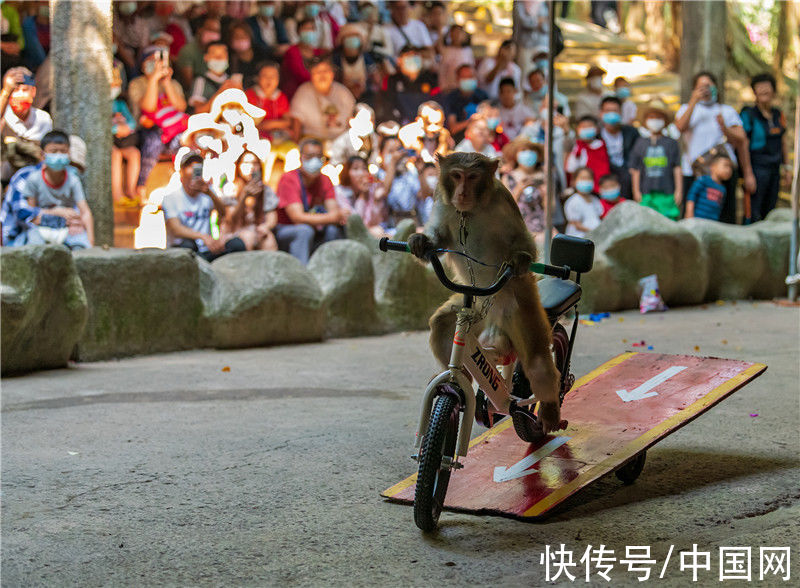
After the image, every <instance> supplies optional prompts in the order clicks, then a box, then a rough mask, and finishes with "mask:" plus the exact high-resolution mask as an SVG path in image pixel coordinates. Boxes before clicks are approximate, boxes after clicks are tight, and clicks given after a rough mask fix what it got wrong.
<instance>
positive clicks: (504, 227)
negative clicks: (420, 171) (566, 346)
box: [408, 153, 560, 440]
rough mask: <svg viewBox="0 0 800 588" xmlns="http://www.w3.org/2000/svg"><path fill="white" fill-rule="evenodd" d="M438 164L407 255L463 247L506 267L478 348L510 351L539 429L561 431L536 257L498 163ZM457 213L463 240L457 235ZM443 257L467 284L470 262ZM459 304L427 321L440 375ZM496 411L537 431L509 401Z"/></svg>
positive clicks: (484, 276) (482, 272) (444, 159)
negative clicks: (430, 201)
mask: <svg viewBox="0 0 800 588" xmlns="http://www.w3.org/2000/svg"><path fill="white" fill-rule="evenodd" d="M437 163H438V166H439V184H438V186H437V187H436V190H435V192H434V205H433V209H432V211H431V215H430V217H429V219H428V223H427V224H426V225H425V228H424V230H423V232H422V233H416V234H414V235H411V237H409V239H408V246H409V249H410V251H411V252H412V253H413V254H414V255H416V256H417V257H418V258H420V259H422V260H425V254H426V253H427V252H428V251H429V250H430V249H431V248H447V249H458V248H460V247H463V248H464V249H465V252H466V253H468V254H470V255H471V256H473V257H475V258H476V259H479V260H481V261H482V262H484V263H486V264H494V265H495V266H499V265H501V264H502V263H504V262H506V263H508V264H509V265H510V267H511V268H512V271H513V277H512V278H511V279H510V280H509V281H508V282H507V283H506V285H505V286H504V287H503V288H502V289H501V290H500V291H499V292H498V293H497V294H495V295H494V299H493V301H492V304H491V306H490V308H489V310H488V312H487V314H486V316H485V317H484V319H483V320H482V321H481V323H479V324H477V325H476V327H477V329H478V330H477V332H479V333H481V335H480V337H479V341H480V343H481V345H484V346H486V347H494V348H495V349H496V350H497V351H498V353H499V354H500V355H506V354H507V353H508V352H509V351H511V349H513V350H514V351H515V352H516V354H517V360H518V361H519V363H520V365H521V367H522V370H523V372H524V373H525V376H527V378H528V381H529V382H530V383H531V389H532V390H533V391H534V392H535V394H536V398H537V399H538V400H539V401H540V408H539V419H540V421H541V423H540V424H541V429H540V430H543V431H544V432H546V433H547V432H551V431H555V430H557V429H559V428H560V405H559V396H558V390H559V378H560V375H559V372H558V369H557V368H556V366H555V363H554V362H553V357H552V354H551V351H550V347H551V344H552V333H551V327H550V323H549V321H548V320H547V315H546V313H545V311H544V308H543V307H542V303H541V301H540V300H539V291H538V289H537V287H536V279H535V277H534V276H533V274H532V273H531V272H530V264H531V262H532V261H533V260H535V259H536V246H535V244H534V242H533V237H532V235H531V233H530V232H529V231H528V229H527V227H526V226H525V222H524V221H523V219H522V214H521V213H520V211H519V207H518V206H517V203H516V202H515V201H514V199H513V197H512V196H511V193H510V192H509V191H508V189H507V188H506V187H505V186H504V185H503V184H502V183H501V182H500V180H498V179H496V177H495V173H496V171H497V166H498V163H499V161H498V160H497V159H490V158H489V157H486V156H484V155H481V154H479V153H452V154H450V155H447V156H442V155H439V156H437ZM462 215H463V216H464V217H465V221H466V222H465V225H466V227H465V228H466V237H464V234H463V232H461V229H460V227H461V224H460V223H461V216H462ZM445 255H446V256H447V260H446V261H447V263H448V265H449V266H450V267H451V268H452V271H454V272H455V274H456V276H457V277H458V280H459V281H461V282H462V283H465V284H470V283H471V282H470V280H471V275H470V269H469V267H468V265H467V263H468V262H467V260H466V259H465V258H463V257H462V256H458V255H452V254H450V253H446V254H445ZM472 275H474V278H475V285H476V286H487V285H489V284H490V283H492V282H493V281H494V280H495V278H496V277H497V268H496V267H486V266H483V265H480V264H473V267H472ZM460 305H461V304H460V295H458V294H455V295H453V296H451V297H450V299H448V300H447V301H446V302H445V303H444V304H442V305H441V306H440V307H439V308H438V309H437V310H436V311H435V312H434V314H433V315H432V316H431V318H430V321H429V325H430V329H431V331H430V346H431V350H432V351H433V354H434V356H435V357H436V359H437V360H438V361H439V363H440V364H442V365H443V366H444V367H445V369H446V367H447V365H448V363H449V361H450V353H451V349H452V345H453V342H452V339H453V332H454V330H455V323H456V313H457V308H458V307H459V306H460ZM496 408H497V409H498V410H501V411H504V412H509V413H510V414H511V416H512V418H513V419H514V423H515V428H517V423H518V419H521V421H522V426H523V427H524V430H531V427H537V424H536V423H535V420H534V419H533V416H532V415H531V413H530V412H528V411H527V410H523V409H522V408H520V407H517V406H516V403H515V402H514V401H511V403H510V406H509V407H496ZM506 408H508V410H507V411H506V410H505V409H506ZM517 430H518V431H519V429H518V428H517ZM534 430H536V429H534ZM531 436H533V434H531ZM524 440H531V439H524Z"/></svg>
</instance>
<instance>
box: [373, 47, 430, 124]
mask: <svg viewBox="0 0 800 588" xmlns="http://www.w3.org/2000/svg"><path fill="white" fill-rule="evenodd" d="M397 67H398V71H397V72H396V73H394V74H392V75H391V76H389V80H388V82H387V87H386V93H385V94H384V95H383V98H382V104H383V106H384V107H383V111H384V113H383V115H382V116H381V118H385V119H388V120H396V121H398V122H399V123H400V124H407V123H409V122H411V121H412V120H413V119H414V117H416V116H417V109H418V108H419V107H420V105H421V104H422V103H423V102H425V101H427V100H428V99H429V98H430V96H431V94H436V93H438V91H439V90H438V87H437V86H438V84H439V81H438V78H437V76H436V74H435V73H434V72H433V71H431V70H429V69H422V56H421V55H420V53H419V50H418V49H417V48H416V47H412V46H411V45H406V46H404V47H403V49H402V50H401V51H400V55H399V57H398V60H397ZM379 112H380V109H379Z"/></svg>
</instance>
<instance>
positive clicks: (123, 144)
mask: <svg viewBox="0 0 800 588" xmlns="http://www.w3.org/2000/svg"><path fill="white" fill-rule="evenodd" d="M111 73H112V77H111V134H112V135H114V143H113V144H112V145H111V197H112V199H113V201H114V202H115V203H119V204H124V205H128V206H130V205H132V204H135V203H136V196H137V194H136V183H137V181H138V179H139V170H140V166H141V162H142V161H141V159H142V155H141V153H140V152H139V133H138V132H137V130H136V127H137V125H136V119H134V118H133V114H131V110H130V108H128V102H127V100H126V99H125V95H124V94H123V93H122V76H121V73H122V72H121V69H120V68H114V69H113V70H112V72H111ZM123 163H124V164H125V169H126V172H127V173H126V175H125V178H126V181H125V185H124V187H123V181H122V165H123Z"/></svg>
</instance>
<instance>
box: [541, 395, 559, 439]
mask: <svg viewBox="0 0 800 588" xmlns="http://www.w3.org/2000/svg"><path fill="white" fill-rule="evenodd" d="M538 417H539V420H540V421H542V429H543V430H544V432H545V433H552V432H553V431H557V430H559V429H561V428H562V426H561V408H560V407H559V406H558V401H556V402H542V403H540V405H539V414H538Z"/></svg>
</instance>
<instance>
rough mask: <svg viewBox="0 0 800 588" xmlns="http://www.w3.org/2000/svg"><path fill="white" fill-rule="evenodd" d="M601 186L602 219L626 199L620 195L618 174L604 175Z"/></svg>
mask: <svg viewBox="0 0 800 588" xmlns="http://www.w3.org/2000/svg"><path fill="white" fill-rule="evenodd" d="M599 184H600V204H601V205H602V206H603V215H602V216H601V217H600V218H605V217H606V215H607V214H608V211H609V210H611V209H612V208H614V207H615V206H616V205H617V204H619V203H620V202H622V201H623V200H625V199H624V198H623V197H622V195H621V193H620V188H621V185H620V183H619V178H617V176H616V174H613V173H611V174H606V175H604V176H603V177H602V178H600V182H599ZM673 220H674V219H673Z"/></svg>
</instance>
